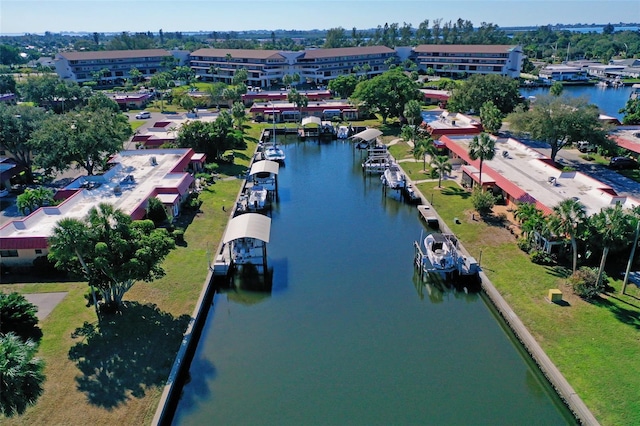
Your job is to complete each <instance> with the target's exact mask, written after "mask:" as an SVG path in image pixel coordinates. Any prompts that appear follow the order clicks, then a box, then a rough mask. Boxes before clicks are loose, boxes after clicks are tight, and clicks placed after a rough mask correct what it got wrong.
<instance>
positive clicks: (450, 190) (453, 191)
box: [440, 187, 471, 199]
mask: <svg viewBox="0 0 640 426" xmlns="http://www.w3.org/2000/svg"><path fill="white" fill-rule="evenodd" d="M440 192H441V193H442V195H457V196H459V197H461V198H462V199H467V198H469V197H471V193H470V192H469V191H467V190H466V189H464V188H460V187H457V188H456V187H446V188H443V189H442V191H440Z"/></svg>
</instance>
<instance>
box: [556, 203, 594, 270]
mask: <svg viewBox="0 0 640 426" xmlns="http://www.w3.org/2000/svg"><path fill="white" fill-rule="evenodd" d="M586 218H587V209H586V207H585V206H584V204H582V203H581V202H580V201H577V200H574V199H573V198H567V199H565V200H562V201H560V203H558V205H557V206H555V207H554V208H553V214H552V216H551V218H550V221H549V225H550V229H551V231H552V232H553V233H554V234H556V235H566V236H568V237H569V240H570V241H571V252H572V255H573V256H572V258H573V262H572V272H576V269H577V268H578V243H577V239H576V237H577V234H578V232H579V231H580V228H581V227H582V225H583V224H584V222H585V220H586Z"/></svg>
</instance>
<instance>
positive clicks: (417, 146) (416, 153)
mask: <svg viewBox="0 0 640 426" xmlns="http://www.w3.org/2000/svg"><path fill="white" fill-rule="evenodd" d="M411 153H412V154H413V158H415V159H416V160H419V159H421V158H422V171H425V170H426V169H427V155H429V156H430V157H431V159H432V160H433V159H435V158H436V157H437V156H438V153H437V152H436V147H435V146H434V145H433V139H431V138H430V137H428V138H424V137H417V138H416V139H415V141H414V144H413V149H412V150H411Z"/></svg>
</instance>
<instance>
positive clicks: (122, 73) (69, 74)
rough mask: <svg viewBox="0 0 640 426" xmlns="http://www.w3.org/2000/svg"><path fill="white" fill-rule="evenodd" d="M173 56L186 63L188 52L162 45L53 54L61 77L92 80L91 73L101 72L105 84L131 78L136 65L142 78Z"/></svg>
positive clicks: (151, 73)
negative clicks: (134, 48)
mask: <svg viewBox="0 0 640 426" xmlns="http://www.w3.org/2000/svg"><path fill="white" fill-rule="evenodd" d="M171 57H175V58H176V59H178V63H179V64H180V63H182V64H184V63H186V60H187V58H188V52H185V51H175V52H170V51H168V50H165V49H144V50H102V51H93V52H60V53H58V54H57V55H56V58H55V65H56V72H57V73H58V75H59V76H60V78H62V79H63V80H70V81H74V82H76V83H84V82H87V81H94V75H95V74H96V73H99V72H102V71H103V70H104V73H103V74H102V75H101V77H100V79H101V80H102V81H103V82H104V83H103V84H106V85H120V84H123V83H124V81H125V80H126V79H129V78H131V74H130V72H131V69H133V68H136V69H137V70H138V71H140V72H141V73H142V77H143V78H149V77H151V76H152V75H153V74H155V73H157V72H160V71H163V70H164V68H165V66H164V63H165V61H166V60H167V59H166V58H171Z"/></svg>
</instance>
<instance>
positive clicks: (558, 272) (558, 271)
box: [544, 265, 571, 279]
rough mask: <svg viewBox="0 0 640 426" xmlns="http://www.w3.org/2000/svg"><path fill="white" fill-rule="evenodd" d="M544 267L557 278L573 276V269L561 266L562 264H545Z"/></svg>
mask: <svg viewBox="0 0 640 426" xmlns="http://www.w3.org/2000/svg"><path fill="white" fill-rule="evenodd" d="M544 269H545V271H546V272H547V274H549V275H552V276H554V277H557V278H564V279H567V278H569V277H570V276H571V269H570V268H566V267H564V266H560V265H554V266H545V267H544Z"/></svg>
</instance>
